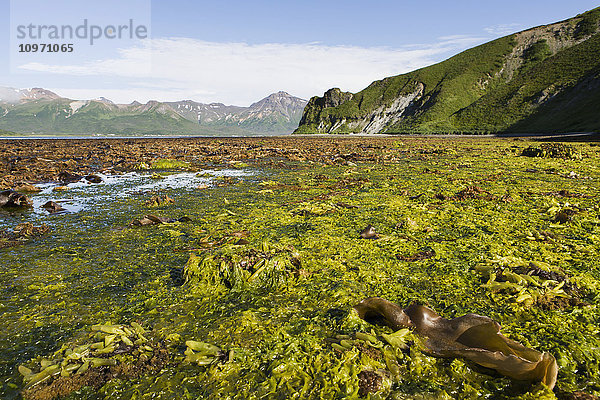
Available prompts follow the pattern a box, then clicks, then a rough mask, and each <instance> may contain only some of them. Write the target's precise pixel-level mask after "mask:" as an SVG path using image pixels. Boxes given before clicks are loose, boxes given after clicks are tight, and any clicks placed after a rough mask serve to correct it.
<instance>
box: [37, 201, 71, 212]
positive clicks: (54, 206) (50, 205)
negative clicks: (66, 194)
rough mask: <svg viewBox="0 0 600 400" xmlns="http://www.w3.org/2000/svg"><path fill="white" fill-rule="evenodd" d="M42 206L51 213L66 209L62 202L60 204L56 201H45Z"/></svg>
mask: <svg viewBox="0 0 600 400" xmlns="http://www.w3.org/2000/svg"><path fill="white" fill-rule="evenodd" d="M42 208H44V209H45V210H46V211H48V212H49V213H50V214H54V213H57V212H61V211H66V210H65V209H64V208H63V207H62V206H61V205H60V204H58V203H56V202H54V201H47V202H46V203H44V204H43V205H42Z"/></svg>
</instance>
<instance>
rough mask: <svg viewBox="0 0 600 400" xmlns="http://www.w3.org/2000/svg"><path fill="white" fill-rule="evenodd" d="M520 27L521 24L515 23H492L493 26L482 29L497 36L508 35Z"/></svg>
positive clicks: (521, 26)
mask: <svg viewBox="0 0 600 400" xmlns="http://www.w3.org/2000/svg"><path fill="white" fill-rule="evenodd" d="M522 29H523V25H521V24H515V23H513V24H500V25H493V26H488V27H487V28H484V30H485V31H486V32H487V33H489V34H490V35H499V36H505V35H510V34H511V33H515V32H518V31H520V30H522Z"/></svg>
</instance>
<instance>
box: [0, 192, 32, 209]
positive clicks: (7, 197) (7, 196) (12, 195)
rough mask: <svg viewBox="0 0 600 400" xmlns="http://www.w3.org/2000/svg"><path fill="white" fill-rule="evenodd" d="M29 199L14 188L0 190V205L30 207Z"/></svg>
mask: <svg viewBox="0 0 600 400" xmlns="http://www.w3.org/2000/svg"><path fill="white" fill-rule="evenodd" d="M30 206H31V201H30V200H29V198H28V197H27V196H25V195H24V194H22V193H19V192H15V191H14V190H4V191H2V192H0V207H30Z"/></svg>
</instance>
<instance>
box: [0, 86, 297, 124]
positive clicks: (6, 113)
mask: <svg viewBox="0 0 600 400" xmlns="http://www.w3.org/2000/svg"><path fill="white" fill-rule="evenodd" d="M306 103H307V102H306V100H303V99H300V98H298V97H294V96H292V95H290V94H288V93H286V92H277V93H273V94H271V95H269V96H267V97H265V98H264V99H262V100H260V101H258V102H256V103H254V104H252V105H250V106H249V107H239V106H227V105H225V104H222V103H210V104H203V103H198V102H195V101H192V100H184V101H177V102H158V101H149V102H147V103H146V104H141V103H139V102H137V101H134V102H133V103H130V104H115V103H113V102H112V101H110V100H108V99H106V98H103V97H100V98H98V99H95V100H72V99H67V98H63V97H60V96H59V95H57V94H56V93H53V92H51V91H49V90H46V89H42V88H33V89H13V88H0V133H2V130H5V131H12V132H15V133H18V134H23V135H27V134H49V135H57V134H77V135H90V134H101V135H106V134H115V135H194V134H197V135H269V134H286V133H290V132H292V131H293V130H294V129H295V128H296V127H297V126H298V122H299V121H300V117H301V116H302V110H303V109H304V106H305V105H306Z"/></svg>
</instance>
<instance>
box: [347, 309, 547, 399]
mask: <svg viewBox="0 0 600 400" xmlns="http://www.w3.org/2000/svg"><path fill="white" fill-rule="evenodd" d="M354 308H355V309H356V311H358V314H359V316H360V317H361V318H362V319H364V320H365V321H368V322H371V321H373V322H379V323H383V324H385V325H388V326H389V327H391V328H392V329H395V330H398V329H400V328H406V327H408V328H413V329H414V331H415V332H416V333H417V334H419V335H421V336H424V337H426V338H427V342H426V344H425V346H426V349H427V351H428V352H429V353H430V354H431V355H433V356H437V357H463V358H466V359H468V360H471V361H473V362H475V363H477V364H479V365H482V366H484V367H486V368H493V369H495V370H496V371H498V372H499V373H501V374H502V375H505V376H508V377H510V378H513V379H518V380H525V381H541V382H542V383H543V384H545V385H546V386H548V387H549V388H550V389H552V388H553V387H554V385H555V384H556V378H557V374H558V365H557V364H556V360H555V359H554V357H553V356H552V355H551V354H549V353H541V352H539V351H537V350H534V349H530V348H527V347H525V346H523V345H522V344H521V343H519V342H516V341H514V340H511V339H508V338H507V337H505V336H504V335H502V334H501V333H500V324H498V323H497V322H496V321H494V320H492V319H491V318H489V317H485V316H482V315H477V314H466V315H463V316H461V317H456V318H454V319H450V320H448V319H445V318H442V317H441V316H439V315H438V314H437V313H436V312H435V311H433V310H432V309H430V308H427V307H425V306H422V305H417V304H412V305H410V306H408V307H407V308H405V309H402V308H401V307H400V306H398V305H397V304H394V303H392V302H390V301H388V300H385V299H382V298H378V297H370V298H367V299H365V300H363V301H362V302H360V303H359V304H357V305H356V306H354Z"/></svg>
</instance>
